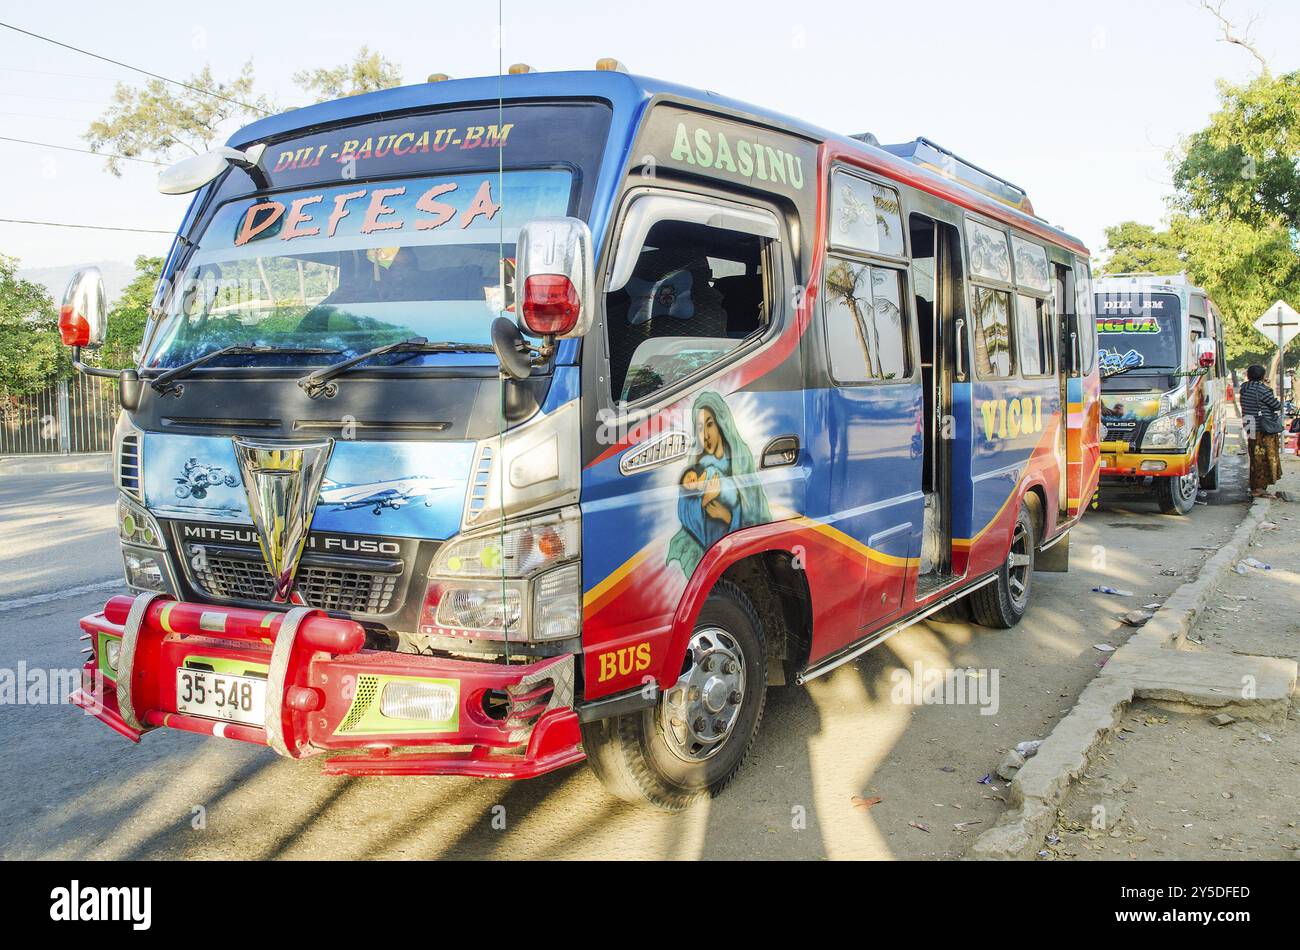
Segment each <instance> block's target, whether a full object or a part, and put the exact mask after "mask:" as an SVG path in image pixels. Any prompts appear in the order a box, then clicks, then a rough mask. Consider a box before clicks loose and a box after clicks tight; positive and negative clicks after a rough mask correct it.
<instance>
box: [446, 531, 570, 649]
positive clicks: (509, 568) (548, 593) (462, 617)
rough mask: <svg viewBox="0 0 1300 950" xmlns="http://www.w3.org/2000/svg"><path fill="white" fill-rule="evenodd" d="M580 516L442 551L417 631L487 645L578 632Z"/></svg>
mask: <svg viewBox="0 0 1300 950" xmlns="http://www.w3.org/2000/svg"><path fill="white" fill-rule="evenodd" d="M581 524H582V522H581V520H580V518H579V514H578V509H577V508H576V507H575V508H565V509H562V510H560V511H557V512H553V513H550V514H547V515H542V516H539V517H535V518H527V519H523V520H520V521H515V522H507V523H506V524H505V525H504V526H502V527H499V528H490V529H485V530H482V531H477V532H474V533H472V534H468V535H463V536H460V537H456V538H453V539H452V540H450V541H448V542H447V543H446V544H445V545H443V546H442V548H441V549H440V550H439V551H438V554H437V556H436V557H434V559H433V564H432V566H431V567H430V569H429V586H428V590H427V592H426V594H425V601H424V609H423V611H422V612H421V616H420V630H421V631H422V632H423V633H426V634H431V635H439V636H471V637H474V636H477V637H482V638H485V639H490V640H500V639H505V638H506V637H507V636H509V635H515V636H518V637H521V638H525V639H528V640H563V639H568V638H570V637H576V636H577V635H578V634H579V632H580V631H581V600H582V576H581V570H580V569H579V563H578V558H579V555H580V554H581V544H582V534H581Z"/></svg>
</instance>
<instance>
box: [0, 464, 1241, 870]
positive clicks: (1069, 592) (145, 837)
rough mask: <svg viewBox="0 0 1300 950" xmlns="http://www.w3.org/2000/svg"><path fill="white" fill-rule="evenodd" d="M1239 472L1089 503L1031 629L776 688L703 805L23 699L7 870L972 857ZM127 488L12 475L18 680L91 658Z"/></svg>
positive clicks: (0, 493)
mask: <svg viewBox="0 0 1300 950" xmlns="http://www.w3.org/2000/svg"><path fill="white" fill-rule="evenodd" d="M1244 463H1245V459H1244V458H1242V457H1240V456H1238V455H1236V454H1235V449H1234V450H1233V454H1230V455H1229V456H1227V457H1226V459H1225V473H1224V479H1223V483H1224V488H1223V489H1221V490H1220V491H1218V492H1216V493H1214V494H1213V495H1211V496H1210V497H1209V504H1206V505H1198V506H1197V508H1196V509H1195V511H1194V512H1193V513H1192V514H1191V516H1190V517H1187V518H1179V517H1174V516H1168V515H1161V514H1160V513H1159V512H1158V510H1157V509H1156V508H1155V506H1154V505H1153V504H1151V503H1148V502H1146V501H1144V500H1140V499H1139V500H1132V501H1125V500H1108V501H1107V502H1106V503H1105V504H1103V506H1102V508H1101V509H1100V510H1098V511H1094V512H1091V513H1089V514H1088V515H1087V517H1086V518H1085V519H1084V521H1083V523H1082V525H1081V526H1080V527H1079V528H1078V529H1076V531H1075V533H1074V537H1073V547H1072V561H1073V563H1072V565H1071V571H1070V573H1068V574H1037V575H1035V577H1034V591H1033V603H1032V606H1031V609H1030V611H1029V614H1028V615H1027V616H1026V618H1025V620H1024V621H1023V622H1022V623H1021V624H1020V626H1018V627H1017V628H1015V629H1013V630H1006V631H992V630H984V629H981V628H977V627H972V626H967V625H963V624H941V623H925V624H919V625H917V626H915V627H913V628H911V629H910V630H908V631H906V632H904V633H902V634H900V635H898V636H896V637H894V638H893V639H891V640H890V641H888V642H887V643H886V644H885V645H884V646H883V647H881V648H880V649H877V650H875V651H872V652H871V653H868V654H867V655H866V656H864V657H863V658H861V659H860V660H859V661H857V662H856V663H854V664H850V665H847V666H844V667H841V668H840V669H838V670H837V671H835V672H834V673H832V674H829V675H827V676H825V677H823V678H822V679H819V680H816V681H815V682H813V683H812V684H810V686H809V687H807V688H797V687H794V686H790V687H784V688H776V689H773V690H771V691H770V692H769V699H768V706H767V712H766V715H765V718H764V722H763V727H762V731H761V733H760V736H759V739H758V742H757V744H756V747H755V750H754V754H753V755H752V757H751V758H750V760H749V762H748V763H747V764H746V766H745V768H744V769H743V770H742V772H741V774H740V776H739V777H738V779H737V780H736V782H735V783H734V784H733V785H732V786H731V787H730V788H729V789H728V790H727V791H726V792H725V793H724V794H723V795H722V796H721V797H719V798H717V799H715V800H713V801H711V802H709V803H706V804H703V805H700V806H698V807H696V808H695V809H693V810H691V811H689V812H687V813H685V814H681V815H667V814H661V813H658V812H654V811H650V810H646V809H641V808H637V807H634V806H628V805H624V804H622V803H618V802H616V801H614V800H612V799H610V798H608V797H607V796H606V795H605V794H604V792H603V790H602V789H601V786H600V784H599V783H598V782H597V781H596V779H595V778H594V776H593V775H592V774H591V773H590V771H589V770H588V769H587V768H586V767H585V766H574V767H571V768H569V769H566V770H563V771H561V772H558V773H553V774H552V775H549V776H545V777H543V778H540V779H535V780H532V781H529V782H520V783H505V782H495V781H487V780H468V779H456V778H437V779H412V778H404V779H347V778H326V777H322V776H321V775H320V774H319V767H318V764H317V763H316V762H313V761H311V760H307V761H302V762H289V761H284V760H280V759H278V758H277V757H276V756H275V754H274V753H273V752H271V751H270V750H269V749H264V748H259V747H253V746H247V745H243V744H241V743H237V742H233V741H221V740H216V739H211V738H204V737H200V736H195V735H190V734H188V733H182V732H168V731H159V732H155V733H152V734H150V735H148V736H146V737H145V739H144V741H143V742H142V743H141V744H140V745H138V746H137V745H132V744H131V743H129V742H127V741H126V740H124V739H122V738H120V737H118V736H117V735H116V734H115V733H113V732H111V731H110V730H108V729H107V728H106V727H104V726H103V725H101V724H100V723H98V722H96V721H95V720H93V719H90V718H88V717H86V716H85V715H83V714H82V713H81V712H80V711H79V710H77V709H75V708H73V707H70V706H66V705H59V704H58V703H56V702H50V701H48V697H34V696H33V695H32V694H31V693H30V691H29V692H28V694H27V695H26V696H25V697H23V698H25V699H26V700H27V701H26V702H25V703H22V704H14V697H10V698H7V699H5V700H4V702H5V703H6V705H0V762H3V763H4V771H5V779H6V780H5V781H4V782H3V783H0V857H5V858H44V857H74V858H75V857H88V858H113V859H134V858H156V857H169V858H186V859H196V858H198V859H201V858H279V857H288V858H345V859H346V858H352V859H356V858H403V857H405V858H433V857H495V858H516V859H517V858H586V857H601V858H658V857H666V858H694V857H702V856H703V857H726V858H749V857H758V858H764V857H780V858H820V857H829V858H848V857H870V858H926V857H949V858H951V857H958V856H960V855H962V854H963V853H964V851H965V849H966V848H967V847H968V846H969V844H970V842H971V841H972V840H973V838H974V837H975V835H976V834H978V832H980V831H982V830H984V829H986V828H988V827H989V826H990V825H992V824H993V823H994V822H995V821H996V819H997V817H998V815H999V814H1000V813H1001V811H1002V809H1003V807H1004V806H1003V803H1002V800H1001V796H1002V794H1003V788H1002V783H1001V782H999V781H997V780H996V779H994V780H993V782H992V784H982V783H981V782H980V779H981V778H982V777H983V776H985V775H986V774H987V773H989V772H991V771H992V770H993V769H994V768H995V767H996V765H997V764H998V762H999V761H1000V759H1001V757H1002V754H1003V752H1004V751H1005V750H1006V749H1008V748H1009V747H1011V746H1014V745H1015V744H1016V743H1018V742H1021V741H1023V740H1027V739H1035V738H1040V737H1042V736H1045V735H1046V734H1047V733H1048V732H1049V731H1050V730H1051V728H1052V726H1053V725H1054V724H1055V722H1056V721H1057V720H1058V719H1059V718H1060V717H1061V716H1063V715H1064V713H1065V712H1067V711H1068V710H1069V708H1070V707H1071V706H1072V705H1073V703H1074V700H1075V698H1076V697H1077V695H1078V693H1079V692H1080V691H1081V690H1082V688H1083V687H1084V686H1085V685H1086V684H1087V682H1088V681H1089V680H1090V679H1091V678H1092V677H1093V676H1094V675H1095V674H1096V672H1097V668H1098V663H1099V662H1100V661H1101V660H1102V658H1103V657H1104V656H1105V653H1104V652H1101V651H1098V650H1097V649H1096V648H1095V645H1096V644H1111V645H1118V644H1120V643H1121V642H1123V640H1124V639H1125V638H1126V636H1127V634H1128V632H1129V628H1127V627H1124V626H1122V625H1120V624H1119V623H1118V621H1117V618H1118V616H1119V615H1120V614H1122V613H1123V612H1124V611H1126V610H1129V609H1132V608H1134V607H1138V606H1140V605H1142V604H1146V603H1149V602H1153V601H1158V600H1161V599H1162V598H1163V597H1165V596H1167V595H1168V594H1169V593H1171V592H1172V591H1173V590H1174V588H1175V587H1177V585H1178V584H1180V583H1182V582H1183V581H1184V580H1186V579H1187V577H1188V576H1189V575H1190V574H1192V573H1194V572H1195V570H1196V568H1197V567H1198V566H1199V564H1200V563H1201V562H1202V561H1203V560H1204V559H1205V558H1206V557H1208V555H1209V554H1210V553H1211V551H1210V550H1209V549H1214V548H1217V546H1218V544H1219V543H1221V542H1222V541H1224V540H1226V539H1227V538H1228V537H1229V536H1230V535H1231V533H1232V531H1233V529H1234V528H1235V527H1236V525H1237V523H1238V522H1239V520H1240V518H1241V517H1242V514H1243V506H1244V504H1245V503H1246V500H1247V499H1246V493H1245V491H1244V471H1245V464H1244ZM112 497H113V494H112V489H111V486H109V484H108V481H107V478H106V476H103V475H47V476H39V477H9V478H0V685H2V684H3V677H4V676H5V671H13V675H17V674H18V673H20V672H25V673H26V674H27V677H28V679H29V681H30V678H31V677H32V671H33V670H35V671H38V672H43V671H49V670H60V669H62V670H73V669H76V668H77V667H78V666H79V664H80V657H79V648H80V642H79V640H78V635H79V633H80V631H79V630H78V628H77V619H78V618H79V617H81V616H82V615H84V614H86V613H90V612H92V611H93V610H95V609H97V608H98V607H99V606H100V605H101V604H102V603H103V601H104V599H105V598H106V597H107V596H109V595H110V594H111V593H112V591H111V590H109V589H107V588H105V589H93V590H87V589H85V588H86V586H87V585H94V584H96V583H98V584H100V585H101V586H102V585H103V584H104V582H105V581H106V580H108V579H111V578H113V577H116V576H120V575H119V572H120V567H119V561H118V557H119V555H118V551H117V543H116V539H115V537H114V531H113V512H112V507H111V506H112ZM110 583H111V581H110ZM1097 585H1110V586H1113V587H1117V588H1123V589H1127V590H1130V591H1133V593H1134V596H1132V597H1128V598H1118V597H1110V596H1105V595H1102V594H1096V593H1091V588H1092V587H1094V586H1097ZM918 663H919V664H923V666H922V667H921V668H920V669H921V671H922V672H924V671H925V670H928V669H939V670H962V671H967V670H969V671H971V672H963V673H961V674H958V675H959V676H960V677H963V678H965V680H966V682H967V684H968V685H970V686H975V687H976V689H974V690H969V692H968V695H978V691H979V688H980V687H981V686H982V688H983V690H984V696H985V698H986V699H988V700H989V701H988V702H986V703H984V704H983V705H980V704H972V703H966V704H942V703H930V704H920V705H918V704H916V703H915V702H912V701H910V700H912V699H914V698H915V693H914V691H913V690H911V689H907V688H904V687H906V686H907V682H908V681H907V680H906V679H905V678H903V677H906V676H909V675H911V674H912V673H913V672H915V671H917V667H916V665H915V664H918ZM37 679H40V677H39V676H38V677H37ZM995 685H996V690H994V689H993V686H995ZM994 699H996V708H994V703H993V700H994ZM876 797H879V798H880V801H879V802H878V803H875V804H869V802H870V801H871V799H873V798H876Z"/></svg>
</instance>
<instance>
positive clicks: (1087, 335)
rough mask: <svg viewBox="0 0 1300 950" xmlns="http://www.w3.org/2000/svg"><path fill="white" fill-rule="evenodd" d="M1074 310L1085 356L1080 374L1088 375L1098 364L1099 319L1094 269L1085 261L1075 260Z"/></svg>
mask: <svg viewBox="0 0 1300 950" xmlns="http://www.w3.org/2000/svg"><path fill="white" fill-rule="evenodd" d="M1074 312H1075V313H1076V314H1077V315H1078V321H1079V352H1080V354H1082V356H1083V366H1081V367H1080V375H1083V376H1087V375H1088V374H1089V373H1091V372H1092V368H1093V367H1094V366H1096V365H1097V321H1096V319H1095V318H1094V316H1093V307H1092V269H1091V268H1090V267H1089V266H1088V264H1087V263H1086V262H1084V261H1081V260H1079V259H1078V258H1075V261H1074Z"/></svg>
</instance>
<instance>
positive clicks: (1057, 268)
mask: <svg viewBox="0 0 1300 950" xmlns="http://www.w3.org/2000/svg"><path fill="white" fill-rule="evenodd" d="M1052 272H1053V277H1054V279H1053V282H1052V288H1053V295H1054V296H1055V298H1056V301H1055V303H1056V305H1055V307H1054V308H1053V309H1054V310H1055V311H1056V326H1057V337H1056V352H1057V353H1059V354H1060V358H1059V359H1058V360H1057V361H1056V362H1057V370H1056V375H1057V378H1058V380H1059V382H1060V392H1061V425H1060V428H1059V430H1058V433H1057V437H1056V456H1057V458H1058V459H1060V464H1059V469H1060V478H1059V479H1058V484H1059V490H1058V491H1057V510H1058V511H1059V512H1060V514H1059V515H1058V517H1057V522H1058V523H1060V522H1061V521H1064V520H1067V519H1068V518H1069V517H1070V472H1071V471H1075V472H1077V473H1079V474H1078V478H1080V479H1082V477H1083V476H1082V472H1081V470H1080V469H1081V465H1082V461H1083V459H1082V456H1081V454H1080V453H1081V451H1082V447H1081V445H1080V443H1079V440H1078V439H1075V440H1074V444H1073V447H1072V446H1071V442H1070V429H1069V420H1070V379H1071V377H1077V376H1079V375H1080V373H1081V372H1082V370H1083V367H1082V365H1081V364H1082V359H1083V336H1082V335H1081V334H1080V333H1079V314H1078V313H1077V309H1078V308H1077V307H1075V305H1074V300H1075V293H1074V271H1073V270H1072V269H1071V268H1070V267H1068V266H1066V265H1063V264H1053V265H1052ZM1076 491H1077V489H1076Z"/></svg>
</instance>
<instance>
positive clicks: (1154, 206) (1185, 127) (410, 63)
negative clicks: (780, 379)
mask: <svg viewBox="0 0 1300 950" xmlns="http://www.w3.org/2000/svg"><path fill="white" fill-rule="evenodd" d="M502 4H503V8H502V17H503V28H502V29H501V30H500V34H499V35H500V36H501V37H502V43H501V47H502V55H503V58H504V61H505V63H506V64H507V65H508V64H510V63H514V62H520V61H522V62H527V63H529V64H531V65H532V66H534V67H535V68H537V69H539V70H552V69H554V70H559V69H573V68H580V69H581V68H590V67H591V66H592V65H593V64H594V63H595V62H596V60H597V59H598V58H600V57H602V56H613V57H616V58H617V59H619V60H621V61H622V62H623V63H625V64H626V65H627V66H628V68H629V70H630V71H631V72H633V73H639V74H643V75H648V76H656V77H659V78H663V79H668V80H672V81H675V82H680V83H683V84H686V85H691V86H698V87H702V88H705V89H709V90H713V91H715V92H718V93H721V94H724V95H729V96H732V97H735V98H738V99H741V100H744V101H748V102H752V103H756V104H758V105H760V106H764V107H767V108H771V109H774V110H777V111H780V112H784V113H787V114H789V115H792V116H797V117H800V118H804V119H807V120H809V121H810V122H812V123H815V124H817V125H820V126H823V127H825V128H829V129H835V130H839V131H842V132H846V133H855V132H863V131H870V132H873V133H875V134H876V136H877V137H878V138H879V139H880V140H881V141H882V142H903V141H909V140H911V139H913V138H915V137H916V136H918V135H924V136H926V137H928V138H931V139H933V140H935V141H937V142H939V143H941V144H943V145H944V146H946V147H948V148H950V149H951V150H953V151H955V152H957V153H958V154H960V155H962V156H963V157H965V158H968V159H969V160H971V161H973V162H975V163H976V164H979V165H981V166H983V167H985V168H988V169H991V170H993V171H995V172H997V173H999V174H1001V175H1002V176H1004V177H1006V178H1008V179H1010V180H1011V181H1014V182H1016V183H1017V184H1019V185H1021V186H1023V187H1024V188H1025V189H1026V190H1027V191H1028V192H1029V195H1030V198H1031V199H1032V201H1033V203H1034V206H1035V208H1036V210H1037V212H1038V213H1039V214H1040V215H1042V216H1043V217H1045V218H1047V219H1048V220H1050V221H1052V222H1053V223H1055V224H1058V225H1060V226H1062V227H1064V228H1065V229H1066V230H1068V231H1070V232H1072V233H1074V234H1076V235H1078V236H1079V237H1081V238H1082V239H1083V241H1084V242H1085V243H1086V244H1087V245H1088V246H1089V247H1091V248H1092V250H1093V253H1094V254H1098V253H1099V252H1100V251H1101V250H1102V247H1103V245H1104V236H1103V231H1104V228H1105V227H1106V226H1108V225H1111V224H1115V223H1118V222H1119V221H1122V220H1129V219H1133V220H1138V221H1142V222H1146V223H1151V224H1158V223H1160V222H1161V220H1162V219H1163V218H1164V217H1165V215H1166V201H1167V198H1168V194H1169V191H1170V174H1169V163H1168V155H1169V153H1170V152H1171V150H1173V149H1176V148H1177V147H1178V143H1179V141H1180V139H1181V138H1182V137H1183V136H1186V135H1187V134H1189V133H1191V132H1193V131H1195V130H1196V129H1198V128H1200V127H1202V126H1203V125H1204V124H1205V121H1206V119H1207V117H1208V116H1209V114H1210V113H1211V112H1212V111H1213V110H1214V108H1215V104H1216V91H1215V81H1216V79H1218V78H1225V79H1229V80H1233V81H1242V80H1246V79H1249V78H1250V77H1251V76H1253V75H1254V74H1255V73H1256V72H1257V70H1258V64H1257V63H1256V61H1255V60H1254V59H1253V58H1252V57H1251V56H1250V55H1249V54H1248V53H1246V52H1244V51H1243V50H1241V49H1239V48H1237V47H1232V46H1229V45H1227V44H1225V43H1222V42H1218V36H1219V33H1218V25H1217V24H1216V22H1215V21H1214V20H1213V19H1212V18H1211V17H1210V15H1209V14H1207V13H1205V12H1204V11H1202V10H1200V9H1198V6H1197V4H1196V3H1195V2H1194V0H1093V2H1091V3H1089V4H1086V5H1084V4H1078V3H1063V2H1055V0H1032V2H996V0H986V2H983V3H972V2H970V0H929V2H925V3H910V4H898V3H883V2H874V0H873V2H864V0H856V2H840V0H811V2H803V3H789V2H786V3H776V2H768V0H749V2H744V3H705V2H701V0H656V2H655V3H652V4H632V3H619V2H617V0H606V2H594V0H550V2H548V3H545V4H537V3H524V2H521V0H502ZM1225 12H1226V13H1228V14H1229V15H1230V16H1231V17H1232V18H1233V19H1234V20H1236V21H1238V22H1239V23H1243V24H1244V23H1245V22H1246V21H1247V20H1249V19H1250V18H1251V17H1252V16H1256V17H1258V20H1257V22H1256V25H1255V27H1254V32H1253V34H1252V35H1253V37H1254V39H1255V40H1256V43H1257V45H1258V46H1259V47H1260V49H1261V51H1262V52H1263V53H1264V55H1265V56H1266V57H1267V58H1268V59H1269V62H1270V64H1271V66H1272V68H1273V70H1274V71H1275V72H1281V71H1287V70H1292V69H1296V68H1297V67H1300V4H1297V3H1296V2H1295V0H1227V3H1226V6H1225ZM0 21H3V22H6V23H10V24H12V25H14V26H18V27H21V28H23V29H26V30H31V31H33V32H36V33H42V34H45V35H47V36H51V37H53V38H55V39H58V40H61V41H63V42H65V43H69V44H72V45H74V46H79V47H82V48H83V49H87V50H90V51H93V52H97V53H100V54H102V55H105V56H109V57H111V58H113V59H117V60H120V61H123V62H126V63H130V64H133V65H137V66H140V67H143V68H146V69H150V70H152V71H154V72H158V73H161V74H163V75H165V76H169V77H172V78H176V79H185V78H188V77H189V76H190V75H191V74H192V73H193V72H195V71H196V70H198V69H199V68H201V67H202V66H203V65H204V64H205V63H208V64H211V66H212V69H213V71H214V74H215V75H216V76H218V77H230V76H233V75H234V74H235V73H237V72H238V70H239V68H240V67H241V66H242V65H243V63H244V62H245V61H248V60H251V61H252V62H253V65H254V67H255V70H256V73H257V76H258V80H259V88H260V90H261V91H263V92H266V93H269V94H270V95H271V96H272V97H274V98H275V100H276V101H277V102H279V103H280V104H282V105H305V104H306V103H307V101H308V100H307V99H306V97H305V96H304V95H303V94H302V93H301V91H300V90H299V89H298V88H297V87H296V86H295V85H294V84H293V81H292V75H293V73H294V72H296V71H298V70H301V69H305V68H316V67H322V66H334V65H337V64H339V63H342V62H345V61H348V60H350V59H351V58H352V56H353V54H354V53H355V52H356V50H357V49H358V47H359V46H361V45H362V44H363V43H364V44H368V45H369V46H370V47H371V48H372V49H375V50H378V51H380V52H382V53H383V55H384V56H386V57H387V58H389V59H391V60H393V61H395V62H396V63H398V64H399V65H400V66H401V67H402V69H403V71H404V74H405V77H406V81H407V82H420V81H423V80H424V78H425V77H426V76H427V75H428V74H430V73H435V72H443V73H448V74H450V75H452V76H455V77H457V78H463V77H468V76H481V75H495V74H496V71H497V63H498V52H497V41H496V38H497V36H498V27H497V23H498V20H497V4H496V3H495V2H491V0H488V2H482V0H461V2H457V3H446V2H441V0H423V2H418V3H407V2H399V0H386V2H384V3H381V4H360V5H359V4H357V3H355V2H354V0H349V2H344V3H330V2H325V0H316V2H313V3H258V4H251V5H250V4H191V5H182V4H176V3H175V2H167V3H160V2H140V0H133V2H127V3H116V4H106V3H103V2H102V0H98V2H94V3H90V2H83V0H56V2H54V3H48V4H39V5H38V4H31V3H21V4H20V3H17V2H15V0H0ZM116 81H126V82H141V81H143V77H141V76H139V75H138V74H134V73H131V72H129V71H127V70H124V69H121V68H119V67H116V66H112V65H109V64H107V63H104V62H101V61H98V60H94V59H91V58H89V57H86V56H83V55H80V54H78V53H74V52H71V51H68V50H64V49H60V48H58V47H55V46H51V45H49V44H48V43H43V42H41V41H39V40H35V39H32V38H30V37H26V36H23V35H20V34H17V33H14V32H12V31H10V30H5V29H0V136H3V137H8V138H20V139H29V140H33V141H38V142H46V143H52V144H58V145H68V146H74V147H85V143H84V142H82V141H81V135H82V134H83V133H84V132H85V129H86V126H87V125H88V124H89V122H90V120H92V119H94V118H96V117H97V116H98V115H99V114H100V113H101V112H103V110H104V108H105V107H106V106H107V103H108V100H109V97H110V95H111V93H112V90H113V87H114V83H115V82H116ZM178 157H179V156H178ZM0 167H3V168H4V169H5V170H6V172H7V181H6V183H5V187H4V188H3V189H2V190H0V218H21V219H34V220H41V221H56V222H67V223H78V224H95V225H110V226H115V227H123V228H142V229H158V230H161V231H166V232H170V231H172V230H173V229H174V228H175V227H176V225H177V224H178V223H179V221H180V218H181V215H182V214H183V213H184V211H185V207H186V202H187V201H188V197H169V196H164V195H160V194H158V192H157V191H156V188H155V184H154V179H155V176H156V174H157V169H156V168H154V167H153V166H149V165H143V164H136V163H128V167H126V168H125V169H124V171H123V174H122V177H120V178H115V177H113V176H112V175H110V174H108V173H107V172H106V171H104V169H103V163H102V160H101V159H99V158H96V157H94V156H91V155H80V154H75V153H72V152H60V151H54V150H51V149H46V148H39V147H35V146H31V145H23V144H17V143H13V142H7V141H0ZM169 241H170V238H169V237H168V236H167V235H166V234H130V233H118V232H110V231H78V230H71V229H64V228H50V227H37V226H31V225H17V224H4V223H0V254H6V255H10V256H15V257H18V258H19V259H20V261H21V264H22V266H23V267H26V268H32V267H53V266H63V265H73V264H77V263H82V262H87V261H122V262H129V261H131V260H132V259H133V258H134V257H135V255H137V254H162V253H163V252H164V251H165V249H166V247H167V246H168V244H169Z"/></svg>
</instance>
